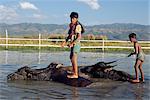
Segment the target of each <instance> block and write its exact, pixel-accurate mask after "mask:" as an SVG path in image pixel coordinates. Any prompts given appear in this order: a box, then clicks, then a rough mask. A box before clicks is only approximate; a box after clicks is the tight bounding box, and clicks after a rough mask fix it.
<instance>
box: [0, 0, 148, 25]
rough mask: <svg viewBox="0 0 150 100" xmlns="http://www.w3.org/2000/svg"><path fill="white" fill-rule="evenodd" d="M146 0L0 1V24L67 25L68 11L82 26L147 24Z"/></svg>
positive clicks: (68, 19)
mask: <svg viewBox="0 0 150 100" xmlns="http://www.w3.org/2000/svg"><path fill="white" fill-rule="evenodd" d="M149 5H150V0H0V23H7V24H16V23H42V24H67V23H69V22H70V18H69V15H70V13H71V12H72V11H75V12H78V13H79V21H80V22H81V23H83V24H84V25H99V24H112V23H136V24H142V25H150V20H149V18H150V13H149V12H150V11H149V10H150V7H149Z"/></svg>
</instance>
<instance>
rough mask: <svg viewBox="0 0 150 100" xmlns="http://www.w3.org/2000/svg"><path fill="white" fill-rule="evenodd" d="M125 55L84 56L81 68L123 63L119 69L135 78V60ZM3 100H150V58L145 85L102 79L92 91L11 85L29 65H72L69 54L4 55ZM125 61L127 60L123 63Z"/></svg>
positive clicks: (50, 85) (36, 84)
mask: <svg viewBox="0 0 150 100" xmlns="http://www.w3.org/2000/svg"><path fill="white" fill-rule="evenodd" d="M125 56H126V54H122V53H119V54H118V53H91V52H81V53H80V55H79V60H78V64H79V65H92V64H95V63H96V62H98V61H105V62H107V61H113V60H117V59H120V60H119V61H118V62H116V63H115V64H117V66H116V67H115V69H118V70H123V71H126V72H128V73H130V74H134V68H133V65H134V63H135V57H134V56H133V57H130V58H124V57H125ZM0 57H1V58H0V100H55V99H56V100H63V99H65V100H70V99H71V100H91V99H92V100H149V99H150V94H149V93H150V74H149V72H150V65H149V64H150V62H149V61H150V55H149V54H148V55H146V60H145V62H144V64H143V69H144V73H145V83H142V84H141V83H139V84H131V83H128V82H119V81H112V80H107V79H99V80H98V81H97V82H95V83H93V84H91V85H90V86H88V87H83V88H77V87H71V86H67V85H64V84H61V83H56V82H51V81H13V82H12V81H10V82H8V81H7V75H8V74H10V73H12V72H14V71H16V70H17V69H18V68H20V67H22V66H24V65H28V66H37V67H36V68H42V67H47V66H48V64H49V63H51V62H59V63H63V64H64V65H65V66H68V65H71V63H70V60H69V52H42V53H41V52H20V51H0ZM122 58H124V59H122Z"/></svg>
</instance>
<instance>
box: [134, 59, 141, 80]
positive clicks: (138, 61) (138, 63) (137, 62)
mask: <svg viewBox="0 0 150 100" xmlns="http://www.w3.org/2000/svg"><path fill="white" fill-rule="evenodd" d="M140 63H141V60H138V59H137V60H136V63H135V65H134V69H135V75H136V79H135V80H132V82H139V76H138V67H139V65H140Z"/></svg>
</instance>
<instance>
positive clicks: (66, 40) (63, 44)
mask: <svg viewBox="0 0 150 100" xmlns="http://www.w3.org/2000/svg"><path fill="white" fill-rule="evenodd" d="M69 39H70V37H69V35H68V36H67V38H66V39H65V41H64V42H63V43H62V44H61V46H62V47H64V46H65V45H66V43H67V42H68V40H69Z"/></svg>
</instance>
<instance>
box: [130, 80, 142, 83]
mask: <svg viewBox="0 0 150 100" xmlns="http://www.w3.org/2000/svg"><path fill="white" fill-rule="evenodd" d="M132 82H133V83H139V82H140V80H132Z"/></svg>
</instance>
